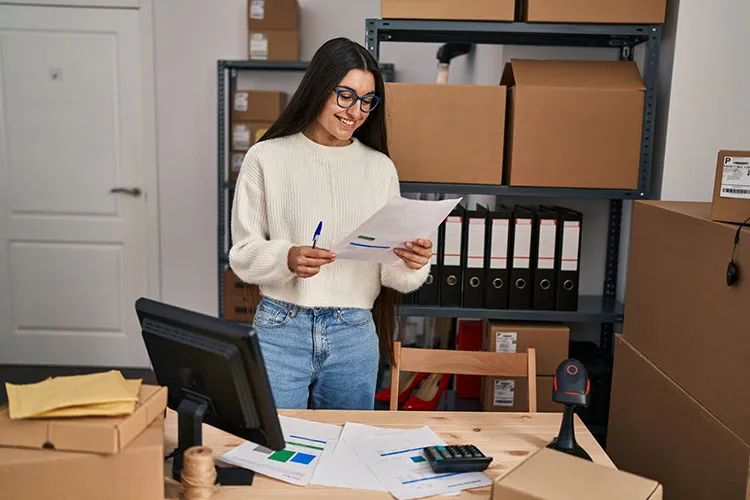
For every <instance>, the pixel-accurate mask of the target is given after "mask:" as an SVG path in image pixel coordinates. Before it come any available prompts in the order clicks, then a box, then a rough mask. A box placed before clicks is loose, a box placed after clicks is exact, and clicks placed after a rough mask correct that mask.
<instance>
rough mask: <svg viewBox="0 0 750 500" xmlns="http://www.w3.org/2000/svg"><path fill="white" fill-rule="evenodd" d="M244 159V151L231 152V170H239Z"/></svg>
mask: <svg viewBox="0 0 750 500" xmlns="http://www.w3.org/2000/svg"><path fill="white" fill-rule="evenodd" d="M244 159H245V153H232V172H239V171H240V169H241V168H242V162H243V160H244Z"/></svg>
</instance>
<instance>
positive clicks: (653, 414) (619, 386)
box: [607, 329, 750, 500]
mask: <svg viewBox="0 0 750 500" xmlns="http://www.w3.org/2000/svg"><path fill="white" fill-rule="evenodd" d="M625 333H626V335H627V334H629V333H632V330H630V329H628V330H626V332H625ZM705 359H708V360H712V362H711V363H710V365H711V369H713V368H714V367H718V366H719V365H721V364H722V362H721V360H720V359H719V358H712V357H711V356H706V358H705ZM686 364H688V365H689V363H686ZM694 366H695V365H693V367H694ZM702 375H703V373H697V372H694V377H696V378H700V377H701V376H702ZM745 381H747V377H745ZM746 385H747V384H745V389H744V392H743V393H742V394H744V397H745V399H747V397H746V396H747V387H746ZM607 454H608V455H609V456H610V457H611V458H612V460H613V461H614V462H615V464H616V465H617V466H618V467H619V468H621V469H623V470H626V471H628V472H632V473H634V474H638V475H642V476H646V477H650V478H653V479H655V480H657V481H659V482H661V483H662V484H663V485H664V491H665V492H666V498H667V500H672V499H674V500H709V499H711V500H713V499H717V500H718V499H721V500H745V499H746V498H748V497H747V495H748V493H750V490H749V489H748V485H749V484H750V483H748V480H750V474H749V473H748V466H750V447H748V443H747V442H743V440H742V439H741V438H740V436H738V435H737V434H736V433H734V432H732V430H731V429H729V428H728V427H727V426H726V425H724V424H722V423H721V422H720V421H719V420H718V419H717V418H716V416H715V415H712V414H711V413H710V412H709V410H708V409H707V408H706V407H704V406H702V405H701V404H700V403H699V402H698V401H696V400H695V398H693V397H691V396H690V395H689V394H688V393H687V392H685V391H684V390H683V389H682V388H681V387H680V384H678V383H677V382H676V381H675V380H672V379H670V378H669V377H668V376H667V374H666V373H664V371H663V370H660V369H659V368H657V366H656V365H655V364H654V363H653V362H652V361H651V360H649V359H647V358H646V356H644V354H643V353H642V352H639V351H638V350H636V348H635V347H634V346H633V345H632V344H631V343H630V342H628V341H627V340H626V339H624V338H622V337H621V336H620V335H617V336H616V338H615V364H614V379H613V382H612V403H611V407H610V418H609V428H608V433H607ZM607 498H609V497H607Z"/></svg>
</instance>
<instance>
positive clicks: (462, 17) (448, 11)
mask: <svg viewBox="0 0 750 500" xmlns="http://www.w3.org/2000/svg"><path fill="white" fill-rule="evenodd" d="M515 4H516V2H515V0H463V1H461V2H457V1H456V0H380V17H382V18H383V19H440V20H452V21H513V19H514V17H515V11H516V5H515Z"/></svg>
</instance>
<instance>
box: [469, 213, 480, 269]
mask: <svg viewBox="0 0 750 500" xmlns="http://www.w3.org/2000/svg"><path fill="white" fill-rule="evenodd" d="M484 228H485V224H484V219H469V251H468V255H467V256H466V267H470V268H472V269H482V268H483V267H484Z"/></svg>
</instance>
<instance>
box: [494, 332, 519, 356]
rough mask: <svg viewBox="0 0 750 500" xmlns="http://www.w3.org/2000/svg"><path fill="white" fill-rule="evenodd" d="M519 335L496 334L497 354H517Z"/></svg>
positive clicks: (508, 333)
mask: <svg viewBox="0 0 750 500" xmlns="http://www.w3.org/2000/svg"><path fill="white" fill-rule="evenodd" d="M517 342H518V333H516V332H495V352H516V344H517Z"/></svg>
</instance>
